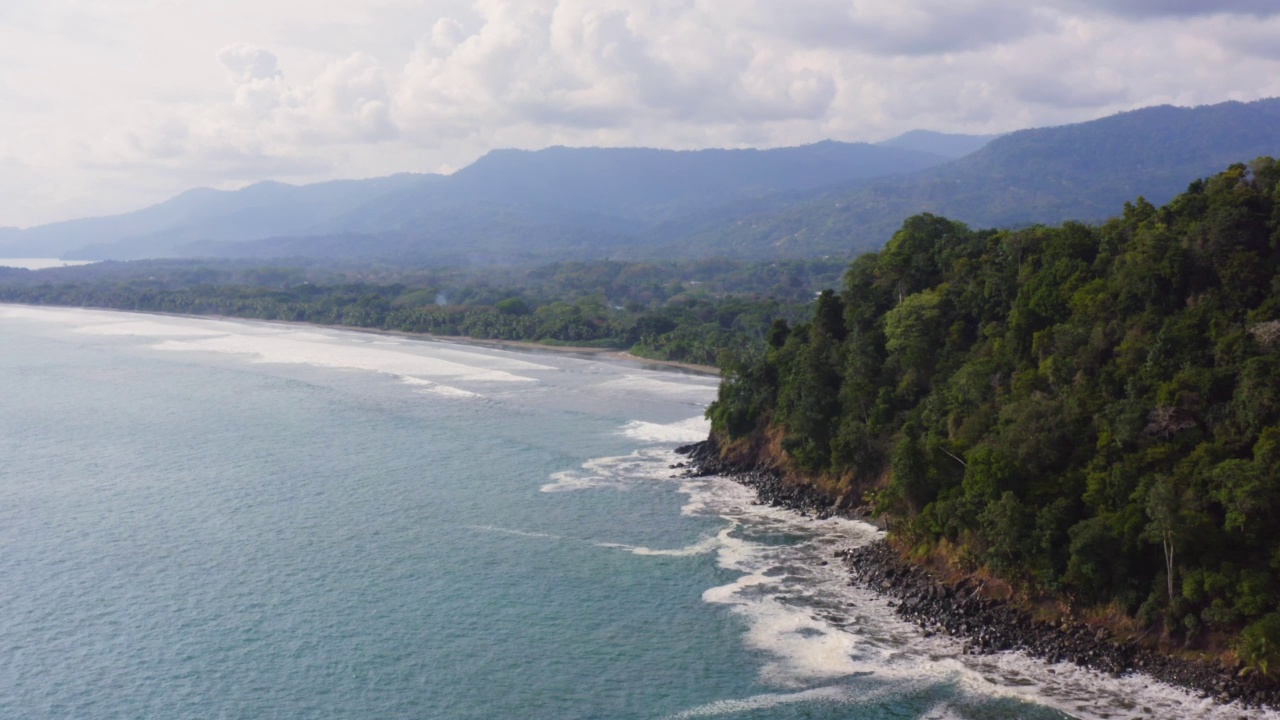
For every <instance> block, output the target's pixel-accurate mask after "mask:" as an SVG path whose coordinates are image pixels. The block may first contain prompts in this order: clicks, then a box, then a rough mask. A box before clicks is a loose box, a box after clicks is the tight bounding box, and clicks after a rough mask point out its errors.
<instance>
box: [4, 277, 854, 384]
mask: <svg viewBox="0 0 1280 720" xmlns="http://www.w3.org/2000/svg"><path fill="white" fill-rule="evenodd" d="M842 266H843V263H842V262H839V261H827V260H810V261H782V262H776V263H744V262H735V261H725V260H700V261H684V262H667V263H624V262H614V261H592V262H572V263H556V264H553V265H547V266H541V267H534V268H524V269H520V268H486V269H483V270H460V269H440V268H428V269H420V270H403V269H399V268H394V267H383V266H377V265H373V266H368V265H362V266H355V265H350V266H342V265H338V266H333V265H306V266H292V267H290V266H282V267H260V266H257V265H254V264H251V263H245V262H243V261H241V262H226V261H224V262H216V261H215V262H193V261H139V262H130V263H103V264H100V265H87V266H81V267H74V268H59V269H56V270H44V271H39V272H29V271H25V270H14V269H0V302H16V303H27V304H43V305H66V306H75V307H98V308H112V309H119V310H133V311H144V312H165V313H180V314H190V315H222V316H230V317H241V318H251V319H260V320H284V321H291V322H308V323H317V324H323V325H338V326H350V327H359V328H373V329H381V330H396V331H403V332H412V333H431V334H435V335H450V336H464V337H471V338H477V339H500V340H522V341H530V342H542V343H548V344H558V345H577V346H595V347H610V348H618V349H626V350H630V351H631V352H633V353H635V354H637V355H641V356H644V357H649V358H653V359H661V360H678V361H682V362H691V363H700V364H704V365H715V364H716V363H717V362H718V356H719V355H720V354H721V353H722V352H725V351H738V352H745V351H749V350H750V349H751V348H753V347H760V346H762V345H763V342H764V337H765V335H766V333H767V332H768V330H769V327H770V323H771V322H772V321H773V320H774V319H775V318H778V317H788V318H792V319H799V318H803V317H804V316H805V315H807V313H808V309H807V308H808V305H809V304H811V303H812V300H813V297H814V294H815V288H818V287H822V286H824V285H830V284H831V283H832V281H833V280H834V279H835V278H837V277H838V276H839V273H840V269H841V267H842Z"/></svg>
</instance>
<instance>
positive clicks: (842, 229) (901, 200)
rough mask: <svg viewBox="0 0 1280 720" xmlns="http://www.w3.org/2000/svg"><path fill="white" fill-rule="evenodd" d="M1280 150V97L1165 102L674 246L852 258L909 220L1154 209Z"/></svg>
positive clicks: (1009, 143)
mask: <svg viewBox="0 0 1280 720" xmlns="http://www.w3.org/2000/svg"><path fill="white" fill-rule="evenodd" d="M1262 155H1269V156H1277V155H1280V99H1267V100H1259V101H1256V102H1251V103H1239V102H1229V103H1222V104H1219V105H1208V106H1202V107H1197V108H1178V107H1171V106H1167V105H1165V106H1159V107H1151V108H1145V109H1142V110H1135V111H1132V112H1127V113H1121V114H1119V115H1113V116H1110V117H1106V118H1102V119H1100V120H1094V121H1091V122H1085V123H1079V124H1076V125H1065V126H1061V127H1053V128H1040V129H1035V130H1022V131H1019V132H1014V133H1010V134H1008V135H1003V136H1001V137H999V138H996V139H995V140H992V141H991V142H989V143H988V144H987V145H985V146H984V147H983V148H982V149H981V150H978V151H977V152H974V153H973V154H971V155H967V156H965V157H962V158H960V159H958V160H954V161H952V162H949V163H946V164H944V165H940V166H937V167H934V168H931V169H928V170H925V171H923V172H920V173H916V174H914V175H910V176H906V177H899V178H887V179H880V180H876V181H874V182H870V183H862V184H859V185H856V186H849V187H846V188H845V189H843V190H838V191H826V192H822V193H818V194H815V195H814V196H812V197H809V198H806V199H803V200H800V201H797V202H788V203H775V204H773V205H769V206H766V207H763V208H761V209H753V208H749V207H743V206H737V207H725V208H720V209H717V210H716V211H713V212H707V213H703V214H702V215H701V216H700V217H698V218H690V219H689V220H690V221H689V222H686V223H684V225H683V234H682V236H681V237H679V239H678V240H677V241H674V242H672V243H671V247H672V249H673V250H674V249H676V248H698V250H699V252H702V253H706V254H713V255H714V254H729V255H735V256H745V257H771V256H798V255H810V256H812V255H822V254H830V253H853V252H856V251H860V250H867V249H875V248H878V247H879V246H880V245H883V244H884V243H885V241H887V240H888V239H889V237H890V236H892V234H893V232H894V231H896V230H897V229H898V227H899V226H901V224H902V221H903V219H904V218H906V217H909V216H911V215H914V214H917V213H921V212H931V213H935V214H939V215H944V216H946V217H948V218H951V219H953V220H959V221H961V222H964V223H967V224H969V225H970V226H973V227H1010V226H1024V225H1030V224H1037V223H1041V224H1056V223H1060V222H1062V221H1065V220H1080V221H1085V222H1090V221H1099V220H1102V219H1105V218H1106V217H1108V216H1110V215H1112V214H1114V212H1115V208H1116V207H1117V206H1119V205H1121V204H1122V203H1124V202H1125V201H1128V200H1133V199H1135V198H1137V197H1139V196H1142V197H1145V198H1146V199H1147V200H1149V201H1151V202H1153V203H1155V204H1157V205H1159V204H1162V203H1165V202H1168V201H1169V200H1171V199H1172V198H1173V197H1174V196H1175V195H1177V194H1178V193H1179V192H1181V191H1182V190H1185V189H1186V187H1187V185H1188V184H1189V183H1190V182H1191V181H1192V180H1195V179H1196V178H1200V177H1205V176H1208V175H1212V174H1214V173H1216V172H1218V171H1220V170H1221V169H1222V168H1224V167H1226V166H1228V165H1230V164H1232V163H1236V162H1247V161H1249V160H1252V159H1254V158H1257V157H1259V156H1262Z"/></svg>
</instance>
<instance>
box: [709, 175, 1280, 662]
mask: <svg viewBox="0 0 1280 720" xmlns="http://www.w3.org/2000/svg"><path fill="white" fill-rule="evenodd" d="M723 372H724V376H725V379H724V381H723V383H722V385H721V388H720V393H719V397H718V399H717V400H716V401H715V402H714V403H713V404H712V405H711V406H710V408H709V409H708V416H709V417H710V419H711V420H712V426H713V435H714V436H715V437H716V438H717V439H718V440H719V441H720V445H721V447H722V448H723V450H724V452H725V453H726V454H733V453H738V454H740V455H741V456H742V457H744V458H755V459H764V460H765V461H767V462H772V463H774V464H776V465H779V466H781V467H782V468H784V469H786V470H787V471H788V472H790V473H792V474H793V475H794V476H796V477H798V478H807V479H808V481H809V482H813V483H817V484H819V485H822V486H825V487H826V488H827V489H828V490H829V491H830V494H831V496H832V497H841V496H844V497H846V498H847V497H859V498H865V499H866V500H867V501H868V502H869V503H870V504H871V505H872V506H873V507H874V510H875V512H876V513H878V514H880V515H881V516H882V517H883V518H885V519H886V521H887V522H888V526H889V528H890V531H891V533H892V535H893V536H894V537H895V538H896V539H897V540H898V541H899V543H900V544H901V545H903V546H904V547H906V548H909V549H911V550H913V551H914V552H915V553H916V555H917V557H920V558H922V559H923V558H926V557H929V558H933V559H935V560H936V559H943V560H945V561H946V562H948V563H950V564H951V565H952V566H957V567H959V568H961V569H963V570H966V571H971V572H973V571H977V572H987V573H991V574H993V575H996V576H998V577H1001V578H1004V579H1006V580H1008V581H1010V582H1011V584H1013V585H1014V586H1015V587H1017V588H1020V589H1021V590H1022V591H1023V592H1024V593H1025V596H1026V597H1028V598H1034V597H1042V598H1044V597H1051V598H1057V599H1058V600H1059V601H1060V602H1062V603H1063V604H1064V605H1067V606H1069V607H1070V608H1071V609H1073V610H1074V611H1076V612H1078V613H1079V612H1084V613H1088V612H1092V613H1096V614H1110V615H1113V616H1116V617H1124V616H1127V617H1129V618H1131V620H1133V621H1136V622H1137V623H1140V624H1141V626H1143V627H1145V628H1147V629H1149V630H1152V631H1155V632H1153V633H1152V636H1153V637H1155V636H1160V637H1163V638H1164V640H1165V642H1171V643H1177V644H1181V645H1183V646H1185V647H1189V648H1196V647H1200V648H1215V647H1216V648H1219V649H1221V648H1224V647H1230V648H1233V649H1234V650H1235V651H1236V652H1237V653H1238V655H1239V657H1240V658H1241V659H1243V660H1244V661H1245V662H1246V663H1247V664H1249V665H1250V666H1251V667H1252V668H1254V669H1256V670H1261V671H1262V672H1266V673H1270V674H1275V673H1280V166H1278V165H1277V163H1276V162H1275V161H1273V160H1272V159H1270V158H1261V159H1258V160H1256V161H1254V162H1252V163H1249V164H1247V165H1245V164H1239V165H1233V166H1232V167H1231V168H1230V169H1228V170H1227V171H1225V172H1223V173H1221V174H1219V175H1217V176H1215V177H1212V178H1209V179H1206V180H1200V181H1196V182H1194V183H1192V184H1191V186H1190V187H1189V188H1188V190H1187V191H1186V192H1185V193H1183V194H1182V195H1180V196H1178V197H1177V198H1176V199H1174V200H1173V201H1172V202H1170V203H1169V204H1168V205H1166V206H1164V207H1159V208H1158V207H1154V206H1153V205H1151V204H1150V203H1148V202H1146V201H1145V200H1142V199H1138V200H1136V201H1134V202H1132V203H1126V204H1125V206H1124V211H1123V214H1122V215H1121V216H1120V217H1117V218H1114V219H1112V220H1109V221H1107V222H1106V223H1104V224H1101V225H1099V226H1086V225H1083V224H1076V223H1066V224H1064V225H1062V226H1061V227H1032V228H1028V229H1023V230H1016V231H999V232H997V231H975V230H971V229H969V228H968V227H966V226H965V225H962V224H960V223H956V222H952V221H949V220H947V219H944V218H942V217H937V216H934V215H928V214H925V215H917V216H915V217H912V218H910V219H908V220H907V221H906V222H905V223H904V224H903V226H902V228H901V229H900V230H899V231H898V232H897V233H896V234H895V235H894V237H893V239H892V241H891V242H889V243H888V244H887V245H886V246H885V247H884V249H883V250H882V251H881V252H879V253H874V254H867V255H863V256H861V257H859V258H857V259H856V260H855V261H854V262H853V263H852V265H851V266H850V267H849V268H848V270H847V272H846V274H845V278H844V285H843V290H842V291H841V292H839V293H836V292H832V291H827V292H824V293H823V294H822V296H821V297H820V298H819V299H818V302H817V303H816V304H815V306H814V310H813V314H812V316H811V317H810V318H808V319H807V321H806V322H804V323H800V324H791V323H787V322H786V321H778V322H775V323H774V324H773V326H772V328H771V329H770V331H769V335H768V338H767V343H766V344H765V346H764V347H763V348H762V349H760V350H758V351H755V352H747V353H743V354H740V355H738V356H737V357H735V358H733V359H732V361H731V362H727V363H726V365H725V367H724V370H723ZM1228 641H1230V644H1229V645H1228V644H1227V642H1228Z"/></svg>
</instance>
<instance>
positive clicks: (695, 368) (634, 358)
mask: <svg viewBox="0 0 1280 720" xmlns="http://www.w3.org/2000/svg"><path fill="white" fill-rule="evenodd" d="M4 305H8V306H12V307H33V308H64V309H68V310H102V311H105V312H115V313H130V314H133V315H154V316H158V317H176V318H190V319H193V320H238V321H241V322H257V323H270V324H273V325H286V326H288V327H302V328H325V329H327V330H348V331H351V332H360V333H367V334H370V335H382V336H386V337H398V338H402V339H406V340H418V341H422V342H438V343H445V344H455V345H472V346H475V347H490V348H498V349H505V350H526V351H531V352H550V353H560V354H564V355H587V356H592V355H595V356H602V357H605V358H608V359H610V360H621V361H625V362H631V363H638V364H640V365H651V366H653V369H658V370H667V371H672V372H675V371H679V372H684V373H689V374H694V375H706V376H711V377H720V368H717V367H714V366H712V365H699V364H697V363H688V362H681V361H679V360H655V359H652V358H646V357H640V356H639V355H632V354H631V353H629V352H627V351H626V350H619V349H617V348H601V347H584V346H580V345H547V344H544V343H537V342H532V341H528V340H501V339H496V338H473V337H469V336H466V335H435V334H432V333H415V332H406V331H404V330H385V329H383V328H368V327H356V326H353V325H327V324H324V323H313V322H306V321H304V320H267V319H263V318H247V317H240V316H238V315H215V314H209V315H196V314H192V313H168V312H158V311H151V310H126V309H123V308H108V307H85V306H75V305H35V304H27V303H0V306H4Z"/></svg>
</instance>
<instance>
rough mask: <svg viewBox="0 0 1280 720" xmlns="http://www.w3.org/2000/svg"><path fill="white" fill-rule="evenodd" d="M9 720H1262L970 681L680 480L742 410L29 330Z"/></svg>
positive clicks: (633, 382) (321, 332)
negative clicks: (679, 466) (716, 418)
mask: <svg viewBox="0 0 1280 720" xmlns="http://www.w3.org/2000/svg"><path fill="white" fill-rule="evenodd" d="M0 347H3V349H4V350H3V353H0V387H2V388H3V395H2V396H0V397H2V398H3V400H2V401H0V402H2V403H3V404H2V406H0V597H2V598H3V609H2V610H0V718H165V719H166V720H176V719H180V718H255V719H257V718H279V719H286V718H287V719H292V718H299V719H301V718H308V719H311V718H353V719H354V718H379V719H382V718H448V719H452V718H458V719H470V718H474V719H477V720H479V719H485V720H490V719H495V718H513V719H521V718H529V719H542V718H546V719H548V720H550V719H555V720H568V719H574V718H582V719H603V720H609V719H618V720H625V719H632V718H634V719H642V718H643V719H651V718H652V719H662V718H704V717H705V718H728V719H745V718H753V719H762V718H770V719H774V718H778V719H782V720H790V719H799V718H807V719H814V720H827V719H836V718H859V719H880V718H884V719H888V718H931V719H938V720H941V719H944V718H966V719H973V720H996V719H1002V718H1030V719H1032V720H1035V719H1038V718H1063V717H1078V718H1170V717H1195V718H1201V717H1202V718H1232V719H1234V718H1239V717H1242V716H1248V717H1276V715H1274V714H1271V715H1264V714H1261V713H1257V712H1254V711H1245V710H1242V709H1241V708H1238V707H1219V706H1215V705H1213V704H1212V703H1210V702H1209V701H1207V700H1202V699H1199V698H1197V697H1194V696H1192V695H1190V694H1188V693H1185V692H1183V691H1180V690H1176V689H1173V688H1169V687H1165V686H1162V685H1159V684H1156V683H1152V682H1150V681H1148V680H1146V679H1145V678H1142V677H1126V678H1110V677H1105V676H1101V675H1097V674H1095V673H1091V672H1088V671H1084V670H1081V669H1078V668H1075V667H1074V666H1069V665H1051V664H1046V663H1045V662H1043V661H1039V660H1033V659H1030V658H1027V657H1025V656H1022V655H1018V654H1003V655H996V656H987V657H970V656H965V655H963V654H962V652H961V644H960V643H959V642H958V641H955V640H952V639H949V638H943V637H925V636H924V635H923V634H922V633H921V632H920V631H918V630H916V629H915V628H914V627H913V626H911V625H909V624H907V623H904V622H902V621H900V620H899V619H897V618H896V616H895V615H894V614H893V610H892V608H891V607H890V606H889V605H888V602H887V601H886V600H885V599H883V598H879V597H877V596H875V595H874V594H871V593H868V592H867V591H864V590H861V589H857V588H854V587H851V586H850V585H849V584H848V579H847V577H846V576H845V574H844V573H843V571H842V570H841V569H840V567H839V565H838V563H835V562H833V555H834V553H835V552H837V551H838V550H840V549H843V548H847V547H851V546H855V545H858V544H862V543H865V542H868V541H870V540H871V539H874V538H875V537H876V536H877V534H878V531H877V530H876V529H875V528H873V527H871V526H868V525H865V524H862V523H858V522H854V521H850V520H841V519H832V520H824V521H814V520H809V519H806V518H802V517H799V516H797V515H795V514H794V513H791V512H788V511H784V510H779V509H774V508H768V507H762V506H759V505H756V504H754V502H753V500H754V498H753V496H752V495H751V493H750V492H749V491H747V490H746V489H744V488H743V487H741V486H739V485H736V484H735V483H732V482H730V481H728V480H725V479H722V478H685V477H680V476H679V471H678V470H676V469H673V468H672V467H671V466H672V465H674V464H675V463H677V462H679V461H680V458H679V457H678V456H677V455H675V454H674V452H673V450H674V448H675V447H676V446H677V445H679V444H682V443H687V442H692V441H695V440H699V439H702V438H703V437H705V435H706V433H707V429H708V426H707V423H706V421H705V420H704V419H703V417H702V412H703V409H704V408H705V406H706V404H707V403H708V402H710V401H711V400H712V399H713V398H714V396H715V388H716V379H715V378H713V377H707V376H703V375H697V374H690V373H686V372H678V371H674V370H671V369H666V368H660V367H655V366H653V365H649V364H645V363H642V362H638V361H628V360H619V359H613V358H609V357H605V356H601V355H592V354H573V353H552V352H544V351H534V350H521V349H512V348H489V347H478V346H474V345H465V344H459V343H449V342H434V341H432V342H429V341H422V340H416V339H409V338H402V337H392V336H385V335H375V334H368V333H360V332H354V331H342V330H331V329H322V328H312V327H301V326H293V325H282V324H270V323H254V322H240V321H229V320H213V319H199V318H180V317H167V316H152V315H138V314H129V313H120V312H109V311H93V310H79V309H55V308H28V307H17V306H0Z"/></svg>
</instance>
